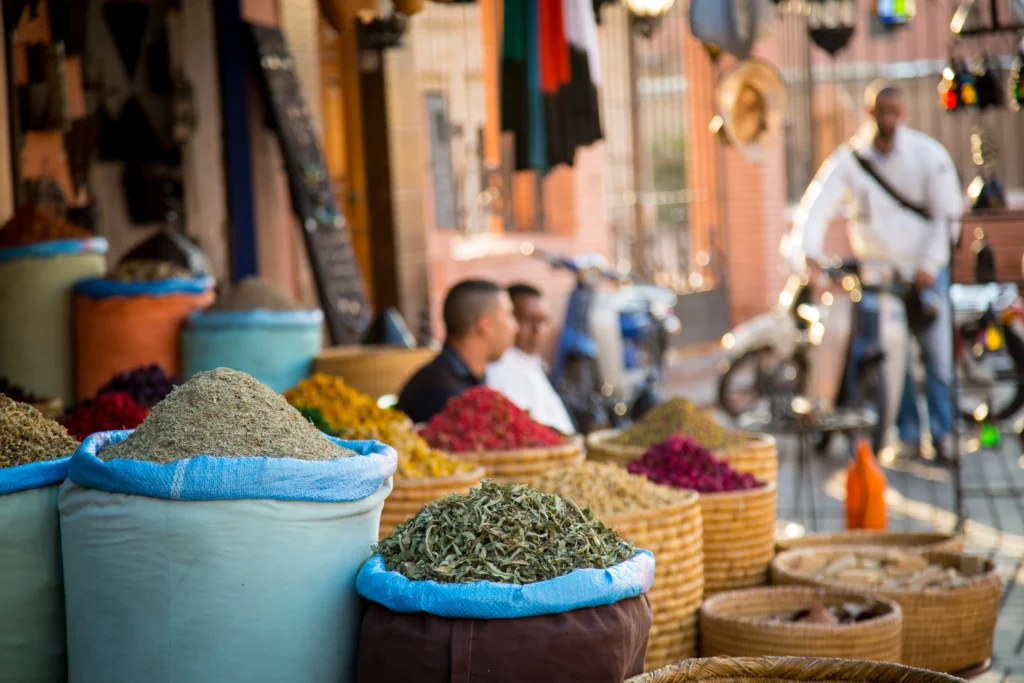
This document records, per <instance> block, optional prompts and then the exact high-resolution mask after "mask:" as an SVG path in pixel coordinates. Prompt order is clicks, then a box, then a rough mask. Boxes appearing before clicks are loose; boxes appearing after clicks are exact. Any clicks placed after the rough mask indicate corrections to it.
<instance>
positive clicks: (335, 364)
mask: <svg viewBox="0 0 1024 683" xmlns="http://www.w3.org/2000/svg"><path fill="white" fill-rule="evenodd" d="M436 355H437V352H436V351H434V350H433V349H429V348H418V349H405V348H401V347H394V346H335V347H331V348H329V349H324V350H323V351H322V352H321V353H320V355H319V356H317V358H316V360H315V361H314V363H313V370H314V372H323V373H325V374H328V375H336V376H338V377H341V378H342V379H343V380H345V384H347V385H349V386H350V387H352V388H353V389H356V390H358V391H361V392H362V393H364V394H366V395H368V396H372V397H373V398H374V399H378V398H380V397H381V396H384V395H387V394H398V392H400V391H401V390H402V387H403V386H405V383H406V382H408V381H409V378H411V377H412V376H413V375H414V374H415V373H416V371H417V370H419V369H420V368H421V367H423V366H424V365H426V364H427V363H429V362H430V361H431V360H432V359H433V358H434V356H436Z"/></svg>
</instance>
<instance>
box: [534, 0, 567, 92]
mask: <svg viewBox="0 0 1024 683" xmlns="http://www.w3.org/2000/svg"><path fill="white" fill-rule="evenodd" d="M539 3H540V7H539V10H540V12H539V15H540V16H539V20H540V31H539V36H540V41H539V42H540V89H541V92H544V93H546V94H554V93H557V92H558V90H559V89H560V88H561V87H563V86H565V85H568V83H569V78H570V72H569V41H568V40H567V39H566V37H565V17H564V16H563V14H562V0H539Z"/></svg>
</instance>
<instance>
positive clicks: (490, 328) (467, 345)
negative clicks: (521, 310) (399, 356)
mask: <svg viewBox="0 0 1024 683" xmlns="http://www.w3.org/2000/svg"><path fill="white" fill-rule="evenodd" d="M443 315H444V325H445V334H446V338H445V342H444V349H443V350H442V351H441V353H440V354H438V356H437V357H436V358H435V359H434V360H432V361H430V362H429V363H427V364H426V365H425V366H423V367H422V368H420V369H419V370H418V371H417V372H416V374H415V375H413V377H412V379H410V380H409V381H408V382H407V383H406V385H405V387H403V388H402V393H401V394H400V395H399V396H398V404H397V405H396V406H395V407H396V408H398V409H399V410H401V411H402V412H404V413H405V414H406V415H408V416H409V417H410V418H412V420H413V422H416V423H421V422H427V421H428V420H429V419H430V418H432V417H433V416H434V415H436V414H437V413H439V412H441V410H442V409H443V408H444V405H445V403H447V402H448V399H450V398H452V397H454V396H458V395H459V394H461V393H462V392H463V391H465V390H466V389H469V388H470V387H475V386H478V385H481V384H483V382H484V373H485V372H486V371H487V364H488V363H492V362H494V361H496V360H498V359H499V358H501V356H502V354H503V353H505V350H506V349H508V347H509V346H511V345H512V342H513V341H514V340H515V337H516V319H515V317H514V316H513V315H512V302H511V301H510V300H509V297H508V294H506V293H505V291H504V290H502V289H501V288H500V287H498V286H497V285H496V284H494V283H493V282H487V281H486V280H466V281H464V282H460V283H459V284H457V285H455V286H454V287H452V288H451V291H449V292H448V296H447V297H445V300H444V314H443Z"/></svg>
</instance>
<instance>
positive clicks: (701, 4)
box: [690, 0, 774, 59]
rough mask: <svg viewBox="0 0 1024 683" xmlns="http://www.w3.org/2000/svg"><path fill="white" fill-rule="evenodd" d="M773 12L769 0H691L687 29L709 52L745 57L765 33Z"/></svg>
mask: <svg viewBox="0 0 1024 683" xmlns="http://www.w3.org/2000/svg"><path fill="white" fill-rule="evenodd" d="M773 14H774V7H773V5H772V4H771V3H770V2H769V1H768V0H692V1H691V2H690V30H691V31H692V32H693V35H694V36H695V37H696V38H697V39H698V40H699V41H700V42H701V43H703V44H704V47H705V48H707V50H708V52H710V53H711V54H712V55H716V56H717V55H718V54H719V53H722V52H727V53H729V54H731V55H733V56H735V57H738V58H739V59H744V58H746V57H748V56H750V50H751V48H753V46H754V41H755V40H757V39H758V38H761V37H763V36H764V35H765V34H766V33H767V32H768V28H769V26H770V25H771V20H772V18H773Z"/></svg>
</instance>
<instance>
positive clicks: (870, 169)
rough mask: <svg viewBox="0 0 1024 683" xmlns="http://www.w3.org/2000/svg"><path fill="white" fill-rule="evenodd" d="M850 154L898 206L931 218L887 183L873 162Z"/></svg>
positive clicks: (924, 217) (925, 211)
mask: <svg viewBox="0 0 1024 683" xmlns="http://www.w3.org/2000/svg"><path fill="white" fill-rule="evenodd" d="M852 154H853V158H854V159H856V160H857V163H858V164H860V167H861V168H862V169H864V172H865V173H867V174H868V175H869V176H871V177H872V178H874V179H875V182H876V183H878V184H879V185H880V186H881V188H882V189H883V190H885V191H886V192H887V193H889V196H890V197H892V198H893V199H895V200H896V201H897V203H899V205H900V206H902V207H903V208H904V209H907V210H909V211H913V212H914V213H916V214H917V215H918V216H920V217H921V218H923V219H925V220H926V221H930V220H931V219H932V217H931V214H930V213H928V210H927V209H925V208H924V207H922V206H918V205H917V204H914V203H913V202H911V201H909V200H908V199H906V198H905V197H904V196H903V195H901V194H900V193H899V192H897V191H896V190H895V189H894V188H893V187H892V186H891V185H890V184H889V183H887V182H886V181H885V179H884V178H883V177H882V176H880V175H879V174H878V171H876V170H875V166H874V164H872V163H871V162H870V161H868V160H867V159H865V158H864V157H862V156H861V155H859V154H857V153H856V152H853V153H852Z"/></svg>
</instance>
